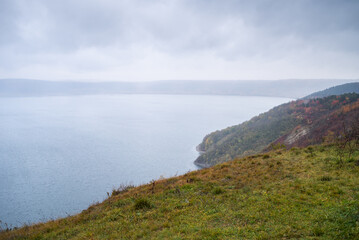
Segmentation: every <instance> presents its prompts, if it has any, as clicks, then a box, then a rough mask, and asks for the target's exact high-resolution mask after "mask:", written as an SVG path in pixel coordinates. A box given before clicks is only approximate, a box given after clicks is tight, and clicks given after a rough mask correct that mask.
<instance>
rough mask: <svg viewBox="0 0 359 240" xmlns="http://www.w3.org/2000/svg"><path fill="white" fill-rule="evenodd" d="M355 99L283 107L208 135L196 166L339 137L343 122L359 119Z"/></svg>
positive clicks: (306, 101) (302, 101)
mask: <svg viewBox="0 0 359 240" xmlns="http://www.w3.org/2000/svg"><path fill="white" fill-rule="evenodd" d="M358 99H359V95H358V94H355V93H348V94H343V95H340V96H336V95H332V96H329V97H325V98H314V99H300V100H297V101H292V102H289V103H285V104H282V105H280V106H277V107H275V108H273V109H271V110H269V111H268V112H266V113H263V114H260V115H258V116H256V117H254V118H252V119H251V120H249V121H246V122H244V123H242V124H239V125H236V126H232V127H228V128H226V129H223V130H220V131H216V132H213V133H211V134H208V135H207V136H206V137H205V138H204V139H203V141H202V143H201V144H199V146H198V150H199V151H200V152H201V153H202V154H201V155H200V156H199V157H198V158H197V159H196V161H195V163H196V164H197V165H198V166H201V167H208V166H212V165H215V164H217V163H222V162H226V161H229V160H231V159H234V158H235V157H243V156H248V155H251V154H255V153H259V152H262V151H264V150H268V149H270V148H271V147H273V145H278V144H281V145H283V146H285V147H293V146H301V147H305V146H308V145H311V144H319V143H322V142H324V141H325V140H326V138H329V137H330V136H331V135H335V134H339V133H340V131H341V130H342V127H343V123H345V122H350V121H352V120H354V119H356V118H358V117H357V116H359V115H358V114H359V100H358ZM348 124H349V123H348Z"/></svg>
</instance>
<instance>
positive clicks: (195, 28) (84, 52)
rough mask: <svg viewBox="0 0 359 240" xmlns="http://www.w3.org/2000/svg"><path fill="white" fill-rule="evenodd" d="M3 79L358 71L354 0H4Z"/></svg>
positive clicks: (0, 35)
mask: <svg viewBox="0 0 359 240" xmlns="http://www.w3.org/2000/svg"><path fill="white" fill-rule="evenodd" d="M0 78H33V79H44V80H62V79H67V80H69V79H72V80H118V81H149V80H172V79H176V80H187V79H188V80H221V79H226V80H240V79H243V80H250V79H287V78H351V79H353V78H355V79H358V78H359V1H358V0H352V1H350V0H311V1H310V0H292V1H288V0H282V1H281V0H276V1H270V0H268V1H267V0H258V1H254V0H248V1H240V0H236V1H235V0H233V1H232V0H228V1H226V0H218V1H211V0H187V1H186V0H178V1H176V0H174V1H172V0H158V1H149V0H128V1H126V0H125V1H121V0H31V1H28V0H0Z"/></svg>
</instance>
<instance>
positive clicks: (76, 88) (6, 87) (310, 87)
mask: <svg viewBox="0 0 359 240" xmlns="http://www.w3.org/2000/svg"><path fill="white" fill-rule="evenodd" d="M352 81H354V80H341V79H319V80H300V79H292V80H277V81H264V80H258V81H224V80H223V81H154V82H76V81H42V80H31V79H0V97H37V96H67V95H97V94H197V95H200V94H204V95H238V96H267V97H287V98H301V97H304V96H306V95H308V94H310V93H312V92H314V91H318V90H321V89H324V88H328V87H331V86H334V85H338V84H343V83H347V82H352Z"/></svg>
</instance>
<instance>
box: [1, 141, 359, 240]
mask: <svg viewBox="0 0 359 240" xmlns="http://www.w3.org/2000/svg"><path fill="white" fill-rule="evenodd" d="M323 149H324V150H323ZM309 150H310V152H312V153H313V156H308V153H307V152H308V149H295V150H292V151H290V150H289V151H285V150H281V151H280V153H281V154H278V153H279V152H270V153H266V155H256V156H250V157H246V158H242V159H237V160H235V161H231V162H227V163H224V164H221V165H217V166H214V167H212V168H208V169H203V170H199V171H194V172H190V173H187V174H185V175H183V176H179V177H175V178H170V179H163V180H158V181H156V182H155V184H153V183H151V184H148V185H143V186H139V187H135V188H129V189H126V191H122V192H118V193H117V194H114V195H112V196H111V197H109V198H108V199H107V200H105V201H104V202H103V203H100V204H96V205H93V206H91V207H90V208H88V209H87V210H84V211H83V212H82V213H80V214H78V215H75V216H71V217H68V218H64V219H59V220H55V221H50V222H47V223H42V224H37V225H33V226H26V227H23V228H20V229H16V230H12V231H5V232H2V233H0V239H359V234H358V233H359V166H357V164H356V162H355V161H345V162H344V164H341V165H338V163H337V161H336V158H335V157H333V156H334V152H333V149H332V148H331V147H328V146H317V147H312V149H309ZM267 156H268V157H267ZM354 159H359V154H358V152H356V153H355V155H354Z"/></svg>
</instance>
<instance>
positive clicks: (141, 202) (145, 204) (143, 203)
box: [134, 198, 152, 210]
mask: <svg viewBox="0 0 359 240" xmlns="http://www.w3.org/2000/svg"><path fill="white" fill-rule="evenodd" d="M134 207H135V209H136V210H140V209H149V208H152V205H151V203H150V201H148V200H147V199H145V198H139V199H136V201H135V206H134Z"/></svg>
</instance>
